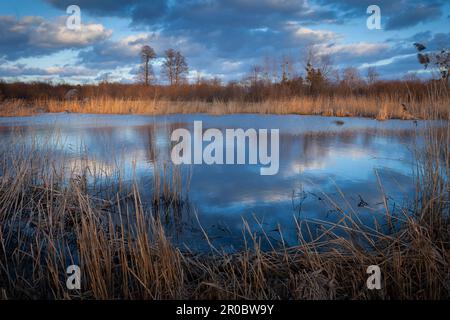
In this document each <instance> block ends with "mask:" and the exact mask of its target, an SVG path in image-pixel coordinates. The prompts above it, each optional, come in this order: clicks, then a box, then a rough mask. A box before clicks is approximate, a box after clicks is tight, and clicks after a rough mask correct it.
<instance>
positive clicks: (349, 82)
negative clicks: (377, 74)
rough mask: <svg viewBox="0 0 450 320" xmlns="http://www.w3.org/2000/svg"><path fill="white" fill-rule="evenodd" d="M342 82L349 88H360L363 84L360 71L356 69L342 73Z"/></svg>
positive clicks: (347, 69) (352, 68) (350, 68)
mask: <svg viewBox="0 0 450 320" xmlns="http://www.w3.org/2000/svg"><path fill="white" fill-rule="evenodd" d="M342 81H343V82H344V84H345V85H346V86H348V87H349V88H354V87H358V86H360V85H361V83H362V79H361V76H360V75H359V72H358V69H356V68H354V67H348V68H345V69H344V71H343V73H342Z"/></svg>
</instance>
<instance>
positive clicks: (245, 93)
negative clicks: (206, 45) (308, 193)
mask: <svg viewBox="0 0 450 320" xmlns="http://www.w3.org/2000/svg"><path fill="white" fill-rule="evenodd" d="M347 73H350V71H348V72H347ZM349 81H350V80H348V79H347V80H345V81H344V80H343V81H342V82H341V83H339V84H338V85H330V84H327V85H320V86H319V87H317V86H312V85H308V84H305V83H303V80H301V78H300V79H294V80H287V81H286V82H285V83H279V84H267V83H265V82H264V81H262V80H261V81H260V80H258V81H256V82H254V83H250V84H248V85H246V84H236V83H230V84H228V85H221V84H220V82H218V81H199V82H198V83H197V84H185V85H176V86H146V85H124V84H113V83H103V84H99V85H84V86H70V85H50V84H45V83H35V84H26V83H0V97H1V98H2V100H3V101H2V102H0V115H2V116H20V115H32V114H36V113H43V112H79V113H117V114H128V113H136V114H170V113H199V112H201V113H212V114H228V113H271V114H320V115H326V116H362V117H373V118H377V119H380V120H382V119H389V118H399V119H411V118H426V117H427V116H430V115H431V116H433V117H435V118H444V119H445V118H447V117H448V113H449V106H450V104H449V95H448V93H449V91H448V89H445V88H443V87H442V82H440V81H432V82H428V83H422V82H417V81H391V82H375V83H373V84H365V83H359V84H351V83H350V82H349ZM73 89H75V90H73ZM68 92H71V95H70V96H68V94H67V93H68ZM431 110H434V111H435V112H433V113H432V114H431V113H430V111H431Z"/></svg>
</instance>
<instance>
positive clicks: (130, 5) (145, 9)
mask: <svg viewBox="0 0 450 320" xmlns="http://www.w3.org/2000/svg"><path fill="white" fill-rule="evenodd" d="M45 1H46V2H48V3H49V4H51V5H53V6H55V7H56V8H58V9H61V10H65V9H66V8H67V7H68V6H70V5H72V4H76V5H78V6H79V7H80V9H81V12H82V13H83V12H88V13H90V14H92V15H95V16H101V17H111V16H112V17H126V18H129V17H131V18H132V19H133V21H142V20H145V21H147V20H150V19H151V20H155V19H158V18H160V17H162V16H164V14H165V13H166V11H167V9H168V7H169V5H168V2H169V1H166V0H150V1H149V0H113V1H111V0H97V1H92V0H77V1H75V3H74V1H73V0H45Z"/></svg>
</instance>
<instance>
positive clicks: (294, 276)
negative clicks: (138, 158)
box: [0, 126, 450, 299]
mask: <svg viewBox="0 0 450 320" xmlns="http://www.w3.org/2000/svg"><path fill="white" fill-rule="evenodd" d="M449 133H450V126H447V128H445V130H440V131H436V130H431V129H430V131H429V132H428V133H427V136H426V138H427V141H428V143H427V145H426V148H425V150H420V152H419V153H420V155H421V157H420V159H419V162H418V163H417V178H418V179H417V181H418V183H417V201H416V203H415V208H414V213H413V214H411V212H410V211H408V210H407V209H405V210H404V211H403V213H404V214H403V216H401V217H391V216H390V214H389V210H387V209H386V215H387V216H388V218H389V219H388V220H389V221H391V222H394V223H395V224H397V225H399V226H400V227H399V229H396V230H395V231H393V232H392V233H391V234H384V233H382V232H381V231H380V230H378V229H371V228H368V227H367V226H364V225H362V224H361V223H360V221H359V220H358V218H357V217H355V215H353V214H352V213H351V212H345V211H344V210H341V215H342V216H341V219H340V221H339V222H338V223H337V224H330V223H326V222H317V221H316V222H307V221H295V222H296V223H297V230H298V244H297V245H295V246H293V247H289V248H287V247H282V248H275V246H274V249H273V250H269V251H263V250H261V249H260V241H261V239H260V238H258V237H256V236H255V235H254V233H253V232H252V230H250V229H249V227H248V226H247V231H248V232H247V235H246V241H247V243H248V244H249V245H248V249H246V250H242V251H240V252H235V253H233V254H227V253H224V252H221V251H218V250H217V249H215V248H214V247H211V253H209V254H196V253H192V252H189V251H187V250H186V251H184V250H183V251H182V250H180V249H178V248H176V247H174V246H173V245H172V244H171V241H170V240H169V239H168V237H167V235H166V231H165V228H164V224H163V222H162V219H161V214H162V213H167V207H179V206H180V203H182V198H183V197H182V196H180V194H182V191H180V188H182V183H180V178H179V176H178V174H177V173H175V174H174V176H173V177H171V178H168V174H167V172H168V171H164V167H163V169H162V171H160V174H157V175H156V176H157V177H162V180H160V178H156V179H155V181H154V192H155V194H156V195H154V196H153V200H152V202H153V205H152V206H150V207H147V206H145V205H144V202H143V200H142V198H141V194H140V192H139V190H138V187H137V184H132V185H130V186H129V188H128V189H127V190H125V189H124V190H122V191H121V192H118V193H101V194H103V196H102V197H101V198H98V197H94V196H92V193H93V191H92V190H89V188H88V186H87V184H86V176H85V174H79V172H85V173H86V172H94V170H92V168H85V170H81V171H77V173H76V174H75V173H71V174H69V175H67V173H64V172H65V171H64V170H63V169H62V168H60V167H57V166H56V165H55V164H54V162H53V161H52V158H51V155H48V154H42V152H38V151H36V150H35V151H33V150H31V151H26V148H16V149H15V151H14V152H9V151H7V150H4V151H3V152H2V158H1V159H0V161H1V165H0V173H1V175H0V292H2V298H5V299H12V298H20V299H37V298H44V299H77V298H83V299H117V298H121V299H122V298H123V299H374V298H375V299H449V298H450V224H449V220H448V218H449V190H450V186H449V167H450V166H449V152H448V150H449V136H450V135H449ZM16 147H17V145H16ZM6 149H7V148H6ZM89 169H91V170H89ZM98 191H99V190H96V192H94V193H96V194H99V192H98ZM155 202H156V204H155ZM172 212H175V210H172ZM395 219H398V220H395ZM312 224H320V225H321V229H322V231H323V233H322V235H321V236H319V237H316V238H315V240H314V241H309V242H308V241H306V240H305V239H307V238H309V234H308V230H310V228H312ZM342 231H345V232H346V234H347V235H346V236H345V237H343V236H342V234H341V235H340V236H339V235H338V234H340V233H341V232H342ZM205 238H206V239H207V235H206V234H205ZM74 262H75V263H76V264H79V265H80V267H81V270H82V288H83V290H82V291H80V292H78V291H68V290H67V289H66V288H65V277H66V274H65V270H66V267H67V265H69V264H72V263H74ZM373 264H377V265H379V266H380V267H381V269H382V272H383V283H382V290H380V291H369V290H367V288H366V285H365V284H366V279H367V274H366V272H365V271H366V268H367V266H369V265H373Z"/></svg>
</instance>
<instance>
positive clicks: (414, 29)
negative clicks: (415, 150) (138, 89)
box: [0, 0, 450, 83]
mask: <svg viewBox="0 0 450 320" xmlns="http://www.w3.org/2000/svg"><path fill="white" fill-rule="evenodd" d="M72 4H75V5H78V6H79V7H80V9H81V23H82V27H81V30H78V31H76V30H68V29H67V28H66V27H65V25H66V19H67V17H68V15H67V14H66V8H67V7H68V6H69V5H72ZM371 4H376V5H378V6H379V7H380V9H381V26H382V29H381V30H369V29H368V28H367V26H366V20H367V18H368V17H369V14H367V13H366V10H367V7H368V6H369V5H371ZM449 25H450V3H448V2H446V1H439V0H431V1H405V0H389V1H388V0H379V1H374V0H340V1H338V0H226V1H225V0H184V1H177V0H169V1H164V0H151V1H150V0H114V1H108V0H100V1H95V0H15V1H2V2H0V78H1V79H4V80H7V81H14V80H25V81H34V80H44V81H48V80H51V81H54V82H69V83H86V82H97V81H100V80H102V79H108V80H111V81H120V82H133V81H135V79H136V73H137V71H138V66H139V49H140V48H141V47H142V46H143V45H145V44H148V45H150V46H152V47H153V48H155V50H156V52H157V54H158V55H159V56H160V57H161V56H162V55H163V53H164V50H166V49H168V48H174V49H176V50H179V51H181V52H182V53H183V54H184V55H185V56H186V57H187V61H188V63H189V67H190V74H189V77H190V78H191V79H195V78H197V77H198V76H201V77H204V78H212V77H215V76H217V77H219V78H221V79H222V80H224V81H229V80H240V79H242V78H243V77H245V75H246V74H247V73H248V72H249V70H250V68H251V66H252V65H255V64H259V65H264V66H266V67H267V68H268V69H270V70H273V73H275V71H276V70H278V72H280V71H279V69H280V66H281V60H282V59H283V57H284V58H288V59H289V60H290V61H292V64H293V70H292V72H293V73H295V74H298V75H302V73H303V66H304V64H305V56H306V52H307V51H308V50H309V49H312V50H313V51H314V52H316V54H317V55H318V56H324V55H328V56H330V57H331V58H332V61H333V67H334V68H335V69H336V70H342V69H343V68H345V67H348V66H352V67H356V68H358V69H359V71H360V73H361V75H363V76H364V74H365V72H366V71H367V67H369V66H375V67H376V68H377V71H378V73H379V74H380V76H381V77H382V78H386V79H391V78H401V77H403V76H404V75H405V74H408V73H416V74H418V75H419V76H421V77H425V78H426V77H429V76H430V75H429V73H428V72H426V71H424V70H423V68H421V66H420V65H419V64H418V63H417V58H416V56H415V49H414V47H413V45H412V43H414V42H416V41H419V42H423V43H424V44H425V45H426V46H427V47H428V48H429V49H430V50H436V49H439V48H443V47H446V48H448V47H449V46H450V32H449ZM160 63H161V58H159V59H158V60H156V61H155V66H154V69H155V74H156V76H157V77H158V78H160V80H159V81H160V82H163V79H162V78H161V77H160V70H159V69H160V68H159V65H160ZM271 72H272V71H271Z"/></svg>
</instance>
